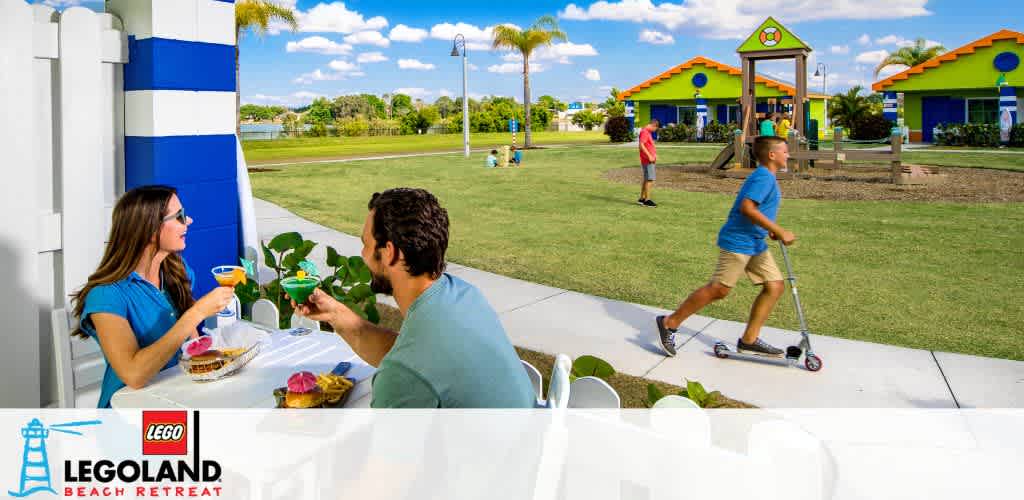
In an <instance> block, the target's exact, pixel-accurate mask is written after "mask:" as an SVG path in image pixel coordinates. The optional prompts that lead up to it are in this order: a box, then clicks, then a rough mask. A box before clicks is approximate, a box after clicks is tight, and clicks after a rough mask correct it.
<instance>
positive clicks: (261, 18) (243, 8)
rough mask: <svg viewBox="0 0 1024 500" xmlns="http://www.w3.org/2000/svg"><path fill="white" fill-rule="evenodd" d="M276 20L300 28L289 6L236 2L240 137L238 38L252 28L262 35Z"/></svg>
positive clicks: (261, 0) (264, 0)
mask: <svg viewBox="0 0 1024 500" xmlns="http://www.w3.org/2000/svg"><path fill="white" fill-rule="evenodd" d="M274 20H279V21H284V22H286V23H288V25H289V26H290V27H291V29H292V31H295V30H297V29H299V23H298V21H296V20H295V12H294V11H292V9H289V8H288V7H282V6H280V5H277V4H276V3H274V2H271V1H270V0H238V1H237V2H235V115H236V119H235V133H236V134H238V137H242V122H241V114H240V113H239V111H240V110H241V106H242V93H241V85H240V84H239V72H238V40H239V38H240V37H241V36H242V32H243V31H245V30H247V29H250V28H251V29H253V30H255V31H256V33H257V34H258V35H261V36H262V35H263V34H264V33H266V32H267V29H268V28H270V23H271V22H272V21H274Z"/></svg>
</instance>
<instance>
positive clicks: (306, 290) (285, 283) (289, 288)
mask: <svg viewBox="0 0 1024 500" xmlns="http://www.w3.org/2000/svg"><path fill="white" fill-rule="evenodd" d="M319 284H320V278H317V277H316V276H308V275H307V276H303V277H301V278H300V277H298V276H289V277H287V278H284V279H282V280H281V288H284V291H285V293H287V294H288V296H289V297H291V298H292V300H294V301H295V303H296V304H302V303H305V302H306V300H307V299H309V296H310V295H312V294H313V291H314V290H316V287H317V285H319ZM311 332H312V330H310V329H309V328H305V327H299V328H293V329H292V330H291V332H290V333H291V334H292V335H295V336H299V335H306V334H308V333H311Z"/></svg>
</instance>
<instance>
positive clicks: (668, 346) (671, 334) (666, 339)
mask: <svg viewBox="0 0 1024 500" xmlns="http://www.w3.org/2000/svg"><path fill="white" fill-rule="evenodd" d="M654 322H655V323H656V324H657V325H658V336H659V337H661V350H663V351H665V354H668V355H669V356H675V355H676V332H677V331H679V330H677V329H675V328H666V327H665V317H664V316H658V317H656V318H654Z"/></svg>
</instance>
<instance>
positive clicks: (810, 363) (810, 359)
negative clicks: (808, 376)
mask: <svg viewBox="0 0 1024 500" xmlns="http://www.w3.org/2000/svg"><path fill="white" fill-rule="evenodd" d="M821 365H822V363H821V358H819V357H817V356H815V355H813V354H810V355H808V356H807V357H806V358H804V366H806V367H807V369H808V370H810V371H812V372H816V371H818V370H820V369H821Z"/></svg>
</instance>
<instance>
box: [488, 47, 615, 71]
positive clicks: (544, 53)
mask: <svg viewBox="0 0 1024 500" xmlns="http://www.w3.org/2000/svg"><path fill="white" fill-rule="evenodd" d="M596 55H597V50H596V49H594V47H593V46H592V45H590V44H589V43H583V44H579V43H572V42H562V43H555V44H552V45H547V46H543V47H540V48H538V49H537V50H536V51H535V52H534V53H533V55H532V56H530V61H558V62H559V63H562V64H569V63H570V62H571V61H570V59H569V58H570V57H590V56H596ZM501 59H502V60H503V61H508V62H518V61H522V60H523V56H522V55H521V54H519V53H518V52H509V53H507V54H505V55H503V56H501ZM530 67H531V69H532V67H533V63H532V62H531V63H530Z"/></svg>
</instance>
